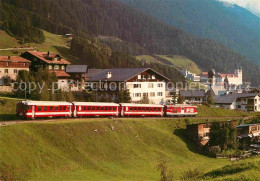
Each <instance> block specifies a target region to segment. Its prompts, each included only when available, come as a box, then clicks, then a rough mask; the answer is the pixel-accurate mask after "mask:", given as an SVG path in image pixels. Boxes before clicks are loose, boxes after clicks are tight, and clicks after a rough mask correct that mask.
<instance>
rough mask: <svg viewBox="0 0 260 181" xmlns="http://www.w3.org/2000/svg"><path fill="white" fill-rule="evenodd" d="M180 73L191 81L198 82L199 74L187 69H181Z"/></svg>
mask: <svg viewBox="0 0 260 181" xmlns="http://www.w3.org/2000/svg"><path fill="white" fill-rule="evenodd" d="M182 74H183V75H184V77H185V78H186V79H188V80H190V81H192V82H199V81H200V76H197V75H195V74H194V73H191V72H190V71H188V70H184V71H182Z"/></svg>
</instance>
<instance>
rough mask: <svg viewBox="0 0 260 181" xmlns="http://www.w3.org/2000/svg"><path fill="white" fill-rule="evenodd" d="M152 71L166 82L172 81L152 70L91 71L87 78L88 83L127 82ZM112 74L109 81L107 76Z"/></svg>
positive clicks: (116, 69)
mask: <svg viewBox="0 0 260 181" xmlns="http://www.w3.org/2000/svg"><path fill="white" fill-rule="evenodd" d="M148 70H151V71H153V72H154V73H155V74H157V75H159V76H160V77H162V78H163V79H165V80H168V81H169V80H170V79H168V78H167V77H165V76H163V75H161V74H160V73H158V72H156V71H154V70H152V69H150V68H111V69H89V70H88V73H87V77H86V81H90V82H91V81H93V82H94V81H115V82H125V81H128V80H129V79H131V78H133V77H135V76H136V75H139V74H141V73H142V72H145V71H148ZM108 72H111V74H112V76H111V78H109V79H107V78H106V75H107V73H108Z"/></svg>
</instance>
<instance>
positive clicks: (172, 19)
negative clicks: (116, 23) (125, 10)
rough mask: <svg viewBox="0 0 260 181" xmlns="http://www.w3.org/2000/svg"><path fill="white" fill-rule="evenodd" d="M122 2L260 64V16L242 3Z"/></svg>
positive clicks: (184, 0)
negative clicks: (228, 4)
mask: <svg viewBox="0 0 260 181" xmlns="http://www.w3.org/2000/svg"><path fill="white" fill-rule="evenodd" d="M121 2H123V3H126V4H128V5H130V6H132V7H134V8H136V9H139V10H141V11H143V12H145V13H147V14H149V15H151V16H153V17H155V18H157V19H159V20H161V21H164V22H166V23H169V24H170V25H173V26H175V27H178V28H180V29H182V30H184V31H187V32H189V33H191V34H192V35H195V36H198V37H200V38H206V39H213V40H215V41H218V42H220V43H222V44H223V45H225V46H226V47H229V48H231V49H233V50H235V51H237V52H239V53H241V54H242V55H244V56H246V57H247V58H249V59H250V60H252V61H254V62H255V63H258V64H260V61H259V57H260V33H259V32H260V18H259V17H257V16H256V15H254V14H252V13H251V12H250V11H248V10H246V9H244V8H242V7H240V6H237V5H232V7H229V6H225V4H226V3H225V2H220V1H217V0H213V1H208V0H196V1H194V0H174V1H173V0H166V1H159V0H121ZM194 12H196V13H194Z"/></svg>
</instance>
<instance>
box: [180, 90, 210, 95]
mask: <svg viewBox="0 0 260 181" xmlns="http://www.w3.org/2000/svg"><path fill="white" fill-rule="evenodd" d="M180 95H181V96H182V97H205V92H204V90H180Z"/></svg>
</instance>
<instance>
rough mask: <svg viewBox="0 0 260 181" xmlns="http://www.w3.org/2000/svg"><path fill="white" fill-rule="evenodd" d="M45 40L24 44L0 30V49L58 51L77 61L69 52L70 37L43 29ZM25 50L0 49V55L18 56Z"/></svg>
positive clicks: (65, 56)
mask: <svg viewBox="0 0 260 181" xmlns="http://www.w3.org/2000/svg"><path fill="white" fill-rule="evenodd" d="M43 33H44V36H45V41H44V43H40V44H39V43H26V44H19V43H18V41H17V40H16V39H15V38H13V37H11V36H10V35H8V34H7V33H6V32H4V31H2V30H0V49H6V48H33V49H35V50H38V51H50V52H53V53H59V54H61V55H62V56H63V57H64V58H66V59H67V60H69V61H71V62H77V61H78V59H77V58H76V57H74V56H72V55H71V54H70V53H69V46H70V41H71V40H70V39H69V38H66V37H64V36H62V35H57V34H53V33H49V32H47V31H44V30H43ZM25 51H27V50H26V49H23V50H11V51H9V50H8V51H6V50H4V51H3V50H2V51H0V55H4V56H8V55H10V56H19V55H20V53H23V52H25Z"/></svg>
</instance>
